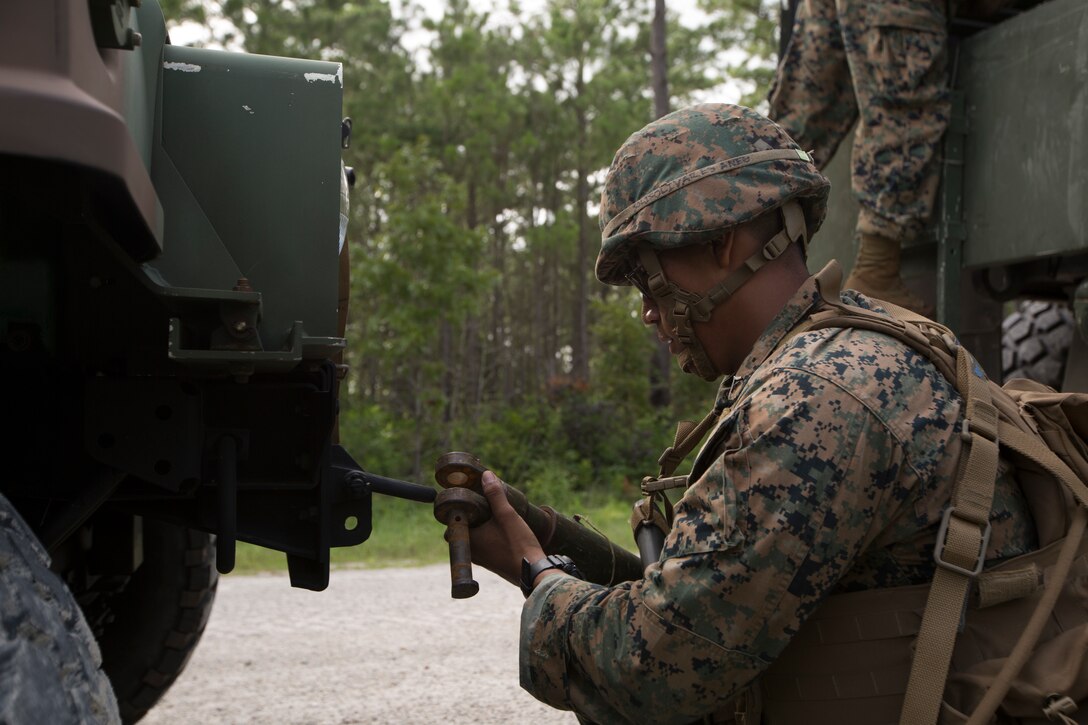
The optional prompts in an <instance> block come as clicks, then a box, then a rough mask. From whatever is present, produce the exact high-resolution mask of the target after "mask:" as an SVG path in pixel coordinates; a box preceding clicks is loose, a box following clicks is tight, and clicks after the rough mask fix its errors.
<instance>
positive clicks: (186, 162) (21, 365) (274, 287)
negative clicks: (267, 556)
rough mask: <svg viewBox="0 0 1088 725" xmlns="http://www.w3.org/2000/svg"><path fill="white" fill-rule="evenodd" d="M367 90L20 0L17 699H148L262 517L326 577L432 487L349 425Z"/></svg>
mask: <svg viewBox="0 0 1088 725" xmlns="http://www.w3.org/2000/svg"><path fill="white" fill-rule="evenodd" d="M342 92H343V78H342V71H341V66H340V65H339V64H337V63H328V62H320V61H309V60H292V59H285V58H272V57H262V56H255V55H246V54H239V53H226V52H220V51H213V50H200V49H191V48H181V47H175V46H172V45H170V42H169V39H168V37H167V34H166V30H165V23H164V20H163V16H162V13H161V10H160V8H159V7H158V5H157V3H156V2H154V0H143V2H140V0H4V2H2V3H0V250H2V252H0V381H2V385H3V400H4V405H3V409H2V410H3V417H4V421H3V423H4V424H3V429H4V431H5V433H4V434H3V441H4V449H3V450H4V457H3V458H4V463H5V470H4V476H3V479H2V480H0V494H2V495H0V532H2V534H3V536H0V580H2V582H0V625H2V626H0V681H2V685H0V720H2V721H4V722H77V721H78V722H96V721H111V720H116V719H117V717H118V710H117V705H115V704H114V702H113V695H112V694H111V693H110V685H111V684H112V689H113V690H115V691H116V697H117V702H118V703H119V705H120V710H119V713H120V717H121V718H123V719H124V720H126V721H135V720H138V719H139V718H140V717H141V716H142V715H143V714H144V713H145V712H146V711H147V709H148V708H149V707H150V706H151V705H152V704H154V702H155V701H156V700H157V699H158V698H159V697H160V696H161V695H162V693H163V692H164V691H165V690H166V688H167V687H169V685H170V684H171V682H173V680H174V678H175V677H176V676H177V674H178V673H179V672H180V671H181V669H182V668H183V667H184V666H185V663H186V661H187V660H188V658H189V655H190V654H191V652H192V650H193V647H194V646H195V645H196V643H197V640H198V639H199V638H200V635H201V632H202V631H203V629H204V624H205V622H206V621H207V618H208V613H209V611H210V608H211V606H212V601H213V599H214V596H215V589H216V583H217V574H218V572H227V571H230V570H231V568H233V565H234V550H235V542H236V541H237V540H242V541H248V542H252V543H254V544H259V545H261V546H265V547H270V548H273V549H278V550H280V551H283V552H285V553H286V555H287V562H288V567H289V570H290V577H291V583H292V584H293V585H294V586H299V587H305V588H309V589H315V590H319V589H323V588H324V587H325V586H326V585H327V582H328V571H329V548H330V547H333V546H352V545H355V544H359V543H361V542H363V541H365V540H366V539H367V537H368V536H369V535H370V530H371V493H372V492H373V491H382V492H385V493H393V494H396V495H402V496H406V497H409V498H416V499H419V500H423V501H429V500H433V497H434V492H433V491H432V490H431V489H429V488H423V487H412V486H411V485H410V484H405V485H402V484H400V483H399V482H395V481H390V480H388V479H382V478H380V477H377V476H373V475H371V474H368V473H364V472H363V471H361V470H360V468H359V466H358V465H357V464H356V463H355V461H354V460H352V458H351V456H349V455H348V454H347V453H346V452H345V451H344V449H342V448H341V447H339V446H338V445H336V442H335V433H336V420H337V387H338V381H339V379H340V377H341V373H342V370H343V366H342V365H341V364H340V363H341V361H342V351H343V349H344V339H343V329H342V322H341V321H340V320H339V319H338V312H339V311H338V307H337V305H338V299H339V296H338V277H339V270H340V261H339V260H340V258H341V254H340V253H341V248H342V246H343V244H344V234H345V223H346V215H345V212H346V210H345V209H344V208H343V206H342V199H344V198H346V191H347V190H346V185H347V180H348V178H349V174H348V173H347V171H345V169H344V168H343V165H342V163H341V149H342V148H344V147H346V144H347V143H348V142H349V140H350V123H349V122H346V121H345V120H344V119H342V118H341V107H342V104H341V100H342ZM76 602H78V605H79V607H80V608H81V609H82V612H83V614H84V615H85V617H82V616H80V614H79V609H77V608H76V604H75V603H76ZM91 635H93V637H94V639H93V640H92V639H91ZM95 641H97V645H96V643H95ZM99 648H100V651H101V663H102V664H101V667H102V668H104V672H105V674H106V675H108V678H109V682H107V681H106V679H105V678H104V677H103V670H102V669H100V663H99V656H98V652H99Z"/></svg>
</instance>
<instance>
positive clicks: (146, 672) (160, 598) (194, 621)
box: [96, 519, 219, 723]
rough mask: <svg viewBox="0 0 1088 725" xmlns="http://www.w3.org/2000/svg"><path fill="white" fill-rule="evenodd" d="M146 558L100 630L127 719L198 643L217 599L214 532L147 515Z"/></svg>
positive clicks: (109, 603) (168, 681)
mask: <svg viewBox="0 0 1088 725" xmlns="http://www.w3.org/2000/svg"><path fill="white" fill-rule="evenodd" d="M143 528H144V535H143V542H144V561H143V564H141V565H140V568H139V569H137V570H136V572H135V573H134V574H133V575H132V578H131V579H130V580H129V581H128V583H127V584H126V585H125V587H124V588H123V589H122V590H121V591H120V592H118V593H116V594H113V595H111V596H109V597H107V598H104V600H103V603H102V604H101V605H100V606H105V607H107V608H108V612H107V613H106V616H102V612H101V610H100V609H99V610H98V612H97V613H96V614H97V619H99V620H100V621H103V622H104V623H103V624H102V630H101V633H100V634H99V640H98V641H99V644H100V646H101V647H102V658H103V662H104V665H103V666H104V669H105V671H106V673H107V674H108V675H109V677H110V680H111V681H112V682H113V687H114V690H115V692H116V693H117V701H118V704H119V705H120V711H121V717H122V719H123V720H124V722H126V723H134V722H136V721H138V720H139V719H140V718H142V717H143V716H144V715H145V714H146V713H147V711H148V710H150V709H151V707H152V706H153V705H154V704H155V703H156V702H158V701H159V699H160V698H161V697H162V696H163V694H165V693H166V691H167V690H168V689H169V688H170V685H172V684H173V683H174V680H176V679H177V677H178V675H179V674H181V671H182V670H183V669H185V665H186V664H188V662H189V658H190V656H192V654H193V650H194V649H196V646H197V643H198V642H199V641H200V637H201V635H202V634H203V633H204V627H205V625H207V623H208V617H209V615H210V614H211V611H212V604H213V603H214V601H215V591H216V587H217V586H218V584H219V574H218V572H217V571H216V570H215V538H214V537H212V536H210V535H209V534H205V533H203V532H199V531H193V530H191V529H183V528H180V527H177V526H171V525H170V524H165V523H162V522H159V521H152V520H149V519H144V527H143Z"/></svg>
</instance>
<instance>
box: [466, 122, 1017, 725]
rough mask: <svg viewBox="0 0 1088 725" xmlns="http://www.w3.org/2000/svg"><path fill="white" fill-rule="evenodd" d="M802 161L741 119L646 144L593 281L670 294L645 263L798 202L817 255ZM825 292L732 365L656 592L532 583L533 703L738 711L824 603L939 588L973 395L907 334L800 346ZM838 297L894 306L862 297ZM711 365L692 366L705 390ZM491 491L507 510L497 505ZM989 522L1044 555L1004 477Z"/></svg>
mask: <svg viewBox="0 0 1088 725" xmlns="http://www.w3.org/2000/svg"><path fill="white" fill-rule="evenodd" d="M797 150H799V149H798V147H797V145H796V144H795V143H794V142H793V141H792V140H791V139H790V138H789V137H788V136H787V135H786V134H785V133H784V132H783V131H782V130H781V129H780V128H779V127H777V126H776V125H775V124H773V123H771V122H769V121H768V120H767V119H765V118H763V117H762V116H759V115H758V114H756V113H754V112H752V111H750V110H748V109H745V108H740V107H736V106H728V105H717V104H708V105H702V106H696V107H693V108H689V109H685V110H682V111H678V112H675V113H673V114H670V115H668V116H666V117H664V118H662V119H659V120H658V121H655V122H654V123H651V124H650V125H649V126H647V127H646V128H644V129H643V130H641V131H639V132H637V133H635V134H633V135H632V136H631V137H630V138H629V139H628V140H627V142H626V143H625V144H624V146H623V147H621V149H620V150H619V151H618V152H617V154H616V156H615V159H614V161H613V163H612V167H611V169H610V171H609V175H608V178H607V180H606V182H605V190H604V195H603V199H602V205H601V220H602V226H603V227H604V230H605V233H604V235H603V236H604V241H603V247H602V252H601V255H600V257H599V258H598V261H597V275H598V277H599V278H600V279H601V280H602V281H604V282H606V283H609V284H625V283H629V282H636V283H638V284H639V285H640V286H641V287H644V288H645V287H647V286H649V287H651V288H653V289H651V290H649V291H644V295H647V294H649V295H651V296H652V295H654V294H657V293H660V292H661V289H662V288H661V280H653V279H650V280H648V279H647V278H646V277H647V276H649V277H653V276H654V274H649V275H647V271H646V270H640V263H639V260H643V261H645V260H646V259H647V250H649V252H650V254H651V256H653V255H656V254H657V253H658V252H664V251H666V250H671V249H676V248H679V247H684V246H687V245H691V244H710V243H711V242H712V241H713V240H715V239H721V238H722V237H723V236H728V235H729V233H730V230H731V228H733V227H735V225H736V224H738V223H741V222H744V221H748V220H752V219H756V218H759V217H761V216H762V215H764V214H768V213H773V214H782V215H783V217H784V222H783V224H784V226H785V227H786V228H787V229H786V230H785V231H788V228H789V227H790V223H789V221H788V215H787V214H785V213H784V212H783V211H782V210H783V207H785V206H788V205H789V203H790V202H791V201H799V202H800V204H801V208H802V209H803V210H804V214H805V222H806V224H805V229H804V230H803V232H801V233H799V234H797V235H796V236H797V239H796V241H795V242H793V243H794V244H804V242H805V241H806V240H807V238H808V236H809V235H811V234H812V233H814V232H815V231H816V229H817V228H818V227H819V224H820V221H821V220H822V217H823V213H824V201H825V199H826V193H827V181H826V179H824V178H823V177H822V176H821V175H820V174H819V173H818V172H817V171H816V169H815V168H814V166H813V165H812V163H811V161H810V160H808V158H807V156H805V155H804V154H803V153H802V154H797V153H796V151H797ZM791 151H792V152H793V154H792V156H791V154H790V153H789V152H791ZM791 234H793V233H792V232H791ZM779 236H780V235H779ZM776 238H777V237H776ZM772 241H774V240H772ZM771 246H772V245H771V243H770V242H768V245H766V246H765V247H764V249H763V250H761V254H762V255H763V256H764V261H766V257H767V256H774V252H773V250H772V252H771V253H769V254H768V252H767V250H768V249H769V248H771ZM778 254H779V255H780V254H782V251H781V250H780V251H778ZM798 263H800V262H798ZM761 264H763V262H760V261H758V260H755V261H753V259H749V260H747V263H746V264H745V265H742V267H749V268H750V266H752V265H755V266H756V267H757V269H758V268H759V266H760V265H761ZM640 272H641V277H640ZM771 273H772V272H771V271H770V270H768V271H767V272H765V274H771ZM754 274H755V273H754V272H753V273H749V274H747V275H744V274H742V275H741V276H743V277H746V278H747V279H750V278H751V277H752V276H753V275H754ZM802 274H803V272H802ZM821 275H822V277H821V278H822V279H825V280H827V279H830V278H831V277H834V270H825V272H822V273H821ZM743 283H744V282H743V281H742V282H741V284H743ZM737 286H739V285H734V286H733V289H732V292H731V294H735V292H736V288H737ZM824 288H825V289H826V288H827V286H826V285H825V286H824ZM819 289H820V286H818V285H817V280H816V278H809V279H808V280H807V281H806V282H804V284H801V285H800V287H799V289H797V290H796V292H795V293H794V294H793V295H792V297H791V298H790V299H789V301H788V302H787V303H786V304H785V305H783V306H782V307H781V309H780V310H779V311H778V312H777V315H776V316H775V317H774V318H773V321H772V322H771V323H770V324H769V325H768V326H767V327H766V328H765V329H764V330H763V332H762V334H761V335H759V337H758V340H757V341H756V342H755V344H754V345H753V346H752V347H751V349H750V351H747V355H746V356H745V357H744V358H743V362H742V363H741V364H740V365H739V366H738V368H737V369H735V370H733V371H718V373H719V374H720V373H721V372H727V373H729V372H731V373H732V374H729V375H727V376H726V377H725V379H724V381H723V382H722V383H721V386H720V388H719V391H718V395H717V399H716V406H715V409H716V410H717V411H719V420H718V423H717V425H716V427H715V429H714V430H713V432H712V433H711V435H710V437H709V439H708V441H707V443H706V444H705V445H704V448H703V450H702V451H701V452H700V454H699V455H698V457H697V459H696V461H695V464H694V468H693V470H692V472H691V475H690V477H689V484H690V485H689V487H688V489H687V490H686V491H685V492H684V494H683V496H682V498H681V499H680V501H679V503H678V504H677V505H676V510H675V520H674V522H673V524H672V528H671V531H670V532H669V534H668V536H667V538H666V541H665V546H664V551H663V552H662V554H661V557H660V560H659V561H658V562H657V563H655V564H653V565H651V566H650V567H649V568H648V570H647V572H646V576H645V578H643V579H641V580H639V581H635V582H627V583H624V584H621V585H618V586H614V587H604V586H600V585H597V584H592V583H589V582H585V581H582V580H579V579H576V578H574V577H571V576H567V575H564V574H562V573H558V572H556V571H554V570H553V571H552V572H549V573H548V574H547V575H545V576H543V577H541V578H538V580H537V581H538V583H537V586H536V588H535V589H534V590H533V592H532V594H531V595H530V596H529V599H528V601H527V603H526V606H525V609H524V611H523V616H522V637H521V653H520V662H521V666H520V669H521V683H522V686H523V687H524V688H525V689H527V690H528V691H530V692H531V693H532V694H533V695H535V696H536V697H537V698H539V699H540V700H542V701H544V702H546V703H548V704H551V705H553V706H555V707H557V708H561V709H573V710H575V711H576V712H577V713H579V714H580V715H581V716H582V717H583V718H584V719H588V720H592V721H595V722H599V723H612V722H647V721H649V722H677V723H684V722H691V721H694V720H697V719H699V718H704V717H707V716H711V715H714V714H722V713H724V714H725V715H726V716H727V717H731V716H732V714H733V708H734V706H735V701H736V700H737V698H738V696H739V695H740V694H741V693H742V692H744V691H745V689H746V688H748V687H749V685H751V684H752V683H753V682H754V681H755V680H756V678H758V677H759V676H760V675H761V674H762V673H764V672H766V671H767V670H768V669H769V668H770V667H772V665H773V663H774V662H775V659H776V658H777V657H778V656H779V655H780V654H781V653H782V652H783V650H784V649H785V648H786V646H787V645H788V644H789V643H790V641H791V639H792V638H793V637H794V635H796V634H797V633H798V631H799V630H801V629H802V627H803V626H804V624H805V622H806V621H807V620H808V619H809V618H810V616H811V615H812V614H813V613H814V612H815V611H816V610H817V608H818V607H820V605H821V603H822V602H824V600H825V599H826V598H827V597H828V596H829V595H831V594H833V593H839V592H848V591H856V590H865V589H872V588H876V587H890V586H898V585H906V584H916V583H923V582H928V581H929V580H930V578H931V577H932V575H933V567H934V565H933V559H932V552H933V544H934V540H935V534H936V530H937V526H938V524H939V521H940V519H941V514H942V511H943V509H944V508H945V507H946V506H947V505H948V502H949V498H950V492H951V488H952V485H953V481H954V479H955V476H954V474H955V468H956V465H957V461H958V457H959V453H960V450H961V446H962V442H961V439H960V433H961V421H962V419H963V410H962V408H963V401H962V399H961V398H960V397H959V395H958V394H957V393H956V392H955V390H954V388H953V386H952V385H951V384H950V383H949V381H948V380H946V379H945V378H944V377H943V376H942V375H941V374H940V373H939V372H938V371H937V370H936V369H935V368H934V367H933V366H932V364H931V363H930V362H929V361H928V360H926V359H925V358H923V357H922V356H921V355H919V354H917V353H915V352H914V351H913V350H911V349H909V348H907V347H906V346H904V345H903V344H901V343H900V342H898V341H897V340H895V339H892V338H890V337H887V336H885V335H881V334H878V333H874V332H870V331H865V330H860V329H853V328H850V329H821V330H817V331H810V332H801V333H800V334H797V333H796V330H797V328H798V326H799V325H802V324H803V322H804V321H805V319H806V318H807V316H808V315H809V314H810V313H812V312H813V310H814V309H816V308H817V307H818V306H819V304H820V293H819ZM673 292H676V290H673ZM787 294H788V292H787ZM674 296H675V295H674ZM727 296H728V295H727ZM679 298H683V295H682V294H681V295H679ZM841 299H842V300H843V301H844V302H846V303H847V304H850V305H858V306H861V307H864V308H867V309H879V306H878V304H877V303H875V302H874V301H873V300H870V299H868V298H866V297H865V296H863V295H860V294H858V293H851V292H848V293H845V294H843V295H842V297H841ZM665 324H666V325H669V324H673V325H674V327H673V331H674V333H676V332H677V331H678V330H679V327H681V326H682V325H676V324H675V321H673V320H669V319H666V320H665ZM704 343H705V341H704ZM714 344H715V343H714V341H711V342H710V343H709V345H707V347H710V346H713V345H714ZM696 346H698V345H696ZM695 357H696V358H698V357H699V355H698V354H696V355H695ZM703 357H704V358H707V357H708V356H705V355H704V356H703ZM709 357H710V358H713V356H709ZM681 358H682V360H681V361H682V362H683V356H681ZM707 364H711V365H712V364H713V363H708V362H707V360H706V359H704V360H703V362H702V363H700V364H692V365H686V366H685V369H687V370H689V371H690V372H697V373H699V374H701V375H703V377H711V376H712V374H713V372H714V371H712V370H706V369H700V366H705V365H707ZM488 496H489V499H491V503H492V508H493V510H495V511H496V515H497V516H498V515H499V514H498V509H497V504H498V503H499V500H500V499H501V498H502V497H501V494H496V493H495V489H490V490H488ZM503 500H504V499H503ZM991 519H992V524H993V532H992V536H991V539H990V543H989V548H988V550H987V554H986V556H987V559H988V560H991V561H992V560H998V559H1003V558H1006V557H1010V556H1013V555H1016V554H1020V553H1022V552H1025V551H1028V550H1030V549H1031V548H1032V547H1033V545H1034V544H1035V539H1036V537H1035V532H1034V528H1033V526H1032V525H1031V524H1030V522H1031V519H1030V516H1028V514H1027V512H1026V510H1025V502H1024V501H1023V499H1022V497H1021V494H1020V493H1019V489H1018V487H1017V486H1016V484H1015V482H1014V481H1012V480H1011V478H1010V477H1008V476H1007V475H1002V477H1001V479H1000V480H999V481H998V483H997V488H996V495H995V500H994V506H993V512H992V515H991ZM475 549H476V542H475V541H474V552H475Z"/></svg>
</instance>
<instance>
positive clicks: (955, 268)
mask: <svg viewBox="0 0 1088 725" xmlns="http://www.w3.org/2000/svg"><path fill="white" fill-rule="evenodd" d="M964 112H965V109H964V98H963V93H962V92H959V91H956V92H954V93H953V94H952V118H951V121H950V122H949V124H948V130H947V131H945V135H944V144H943V151H944V153H943V158H942V159H941V192H940V194H941V199H940V221H939V223H938V226H937V319H938V320H939V321H940V322H942V323H943V324H945V325H947V326H948V328H949V329H951V330H952V331H954V332H956V331H959V327H960V319H959V313H960V286H961V285H960V272H961V270H962V268H963V240H964V238H965V237H966V230H965V229H964V224H963V149H964V143H965V141H966V134H967V120H966V118H965V115H964Z"/></svg>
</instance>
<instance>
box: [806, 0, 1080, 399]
mask: <svg viewBox="0 0 1088 725" xmlns="http://www.w3.org/2000/svg"><path fill="white" fill-rule="evenodd" d="M966 4H967V3H961V4H960V5H961V6H963V5H966ZM975 4H976V5H978V6H986V5H989V6H991V8H992V11H991V12H989V13H983V14H982V17H977V18H974V19H969V18H964V17H960V18H956V19H955V20H954V21H953V23H952V28H951V30H952V36H953V44H952V51H953V52H952V59H951V67H952V89H953V116H952V119H951V123H950V125H949V129H948V131H947V133H946V136H945V140H944V148H943V154H942V159H941V162H940V163H941V168H942V170H941V190H940V192H939V197H940V208H939V211H938V213H937V214H936V218H935V219H934V220H933V228H932V235H931V237H930V238H929V239H924V240H921V241H919V242H918V243H917V244H915V245H914V246H912V247H911V248H909V249H906V250H904V278H905V279H906V281H907V282H908V284H909V285H910V286H911V287H912V288H914V289H915V290H916V291H917V292H919V293H920V294H921V295H922V296H923V297H925V298H926V299H928V301H929V302H930V303H934V304H935V306H936V309H937V316H938V318H939V319H940V321H942V322H944V323H946V324H948V325H949V326H950V327H952V329H954V330H956V332H957V334H958V335H959V337H960V338H961V339H962V340H963V341H964V342H965V344H966V345H967V346H968V347H969V348H970V349H971V350H972V351H973V352H974V353H975V354H976V355H977V356H978V357H979V360H980V362H982V363H983V366H984V367H985V368H986V370H987V371H988V372H989V373H990V374H991V375H993V376H998V375H1000V374H1001V373H1002V372H1004V373H1005V374H1006V375H1026V376H1028V377H1035V378H1037V379H1041V380H1042V382H1046V383H1048V384H1051V385H1054V386H1055V387H1058V388H1064V389H1066V390H1080V391H1088V350H1086V342H1085V340H1086V336H1088V285H1086V284H1085V280H1086V279H1088V3H1085V2H1084V0H1047V1H1045V2H1041V3H1040V2H1038V1H1037V0H1034V1H1031V0H1020V1H1018V2H994V0H983V1H982V2H977V3H975ZM788 16H789V14H788V13H787V14H786V17H788ZM850 151H851V144H850V143H849V142H844V143H843V145H842V146H841V147H840V149H839V151H838V152H837V154H836V156H835V157H834V158H833V159H832V161H831V162H830V163H829V165H828V168H827V169H826V173H827V174H828V176H829V177H830V178H831V181H832V192H831V202H830V211H829V214H828V219H827V222H826V223H825V225H824V229H823V230H822V231H821V232H820V234H819V236H817V237H816V240H815V242H814V244H813V246H812V249H811V250H810V254H811V257H812V260H811V266H812V267H813V268H817V269H818V268H819V267H820V266H822V264H823V263H824V262H826V261H827V260H828V259H832V258H835V259H839V260H840V261H842V262H843V263H844V264H845V265H847V266H848V265H849V264H850V262H851V260H853V258H854V250H853V248H852V246H851V240H852V237H853V231H854V223H855V220H856V218H857V202H856V201H855V200H854V198H853V196H852V194H851V193H850ZM1017 301H1019V302H1020V304H1019V306H1018V307H1017V306H1016V305H1014V304H1013V303H1014V302H1017ZM1010 306H1013V307H1016V309H1014V310H1013V311H1012V314H1011V315H1007V313H1008V312H1009V309H1008V308H1009V307H1010ZM1075 331H1079V334H1076V333H1075Z"/></svg>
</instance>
